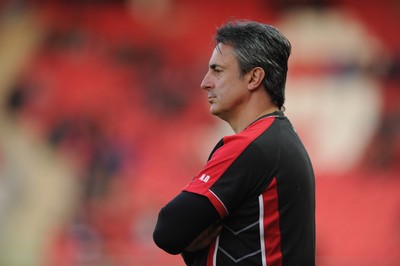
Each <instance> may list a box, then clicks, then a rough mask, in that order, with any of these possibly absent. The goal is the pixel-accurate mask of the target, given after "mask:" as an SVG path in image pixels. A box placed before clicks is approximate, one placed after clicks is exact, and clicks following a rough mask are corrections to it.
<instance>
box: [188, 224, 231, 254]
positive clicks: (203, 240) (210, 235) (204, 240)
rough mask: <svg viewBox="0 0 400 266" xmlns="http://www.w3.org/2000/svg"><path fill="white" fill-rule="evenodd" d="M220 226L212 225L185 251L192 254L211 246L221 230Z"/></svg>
mask: <svg viewBox="0 0 400 266" xmlns="http://www.w3.org/2000/svg"><path fill="white" fill-rule="evenodd" d="M222 227H223V226H222V224H214V225H211V226H210V227H208V228H207V229H206V230H204V231H203V232H202V233H201V234H200V235H199V236H198V237H196V239H195V240H193V241H192V243H190V245H189V246H188V247H187V248H186V249H185V250H186V251H188V252H194V251H197V250H200V249H203V248H205V247H207V246H209V245H210V244H211V242H212V241H214V239H215V238H216V237H217V236H218V235H219V233H220V232H221V230H222Z"/></svg>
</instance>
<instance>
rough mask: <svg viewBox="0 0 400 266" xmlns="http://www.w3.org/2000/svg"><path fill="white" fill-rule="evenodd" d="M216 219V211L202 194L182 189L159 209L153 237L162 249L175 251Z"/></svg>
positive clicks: (182, 247) (179, 251) (217, 216)
mask: <svg viewBox="0 0 400 266" xmlns="http://www.w3.org/2000/svg"><path fill="white" fill-rule="evenodd" d="M218 221H219V215H218V212H217V211H216V209H215V208H214V206H213V205H212V204H211V202H210V201H209V200H208V199H207V198H206V197H204V196H200V195H197V194H193V193H188V192H184V191H183V192H181V193H180V194H178V195H177V196H176V197H175V198H174V199H173V200H171V201H170V202H169V203H168V204H167V205H166V206H165V207H163V208H162V209H161V211H160V213H159V215H158V220H157V223H156V226H155V229H154V233H153V239H154V242H155V243H156V244H157V246H159V247H160V248H161V249H163V250H165V251H166V252H168V253H170V254H179V253H182V252H183V251H184V249H185V248H186V247H187V246H188V245H189V244H190V243H191V242H192V241H193V240H194V239H195V238H196V237H197V236H198V235H199V234H200V233H201V232H203V231H204V230H205V229H206V228H207V227H209V226H210V225H212V224H215V223H217V222H218Z"/></svg>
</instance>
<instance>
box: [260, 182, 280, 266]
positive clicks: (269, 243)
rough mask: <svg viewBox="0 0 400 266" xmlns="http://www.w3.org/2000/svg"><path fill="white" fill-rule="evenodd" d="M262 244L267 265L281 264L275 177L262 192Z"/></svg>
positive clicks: (277, 265)
mask: <svg viewBox="0 0 400 266" xmlns="http://www.w3.org/2000/svg"><path fill="white" fill-rule="evenodd" d="M263 202H264V245H265V254H266V261H267V265H268V266H281V265H282V251H281V231H280V226H279V211H278V190H277V186H276V178H274V179H272V182H271V184H270V185H269V186H268V188H267V189H266V190H265V192H264V193H263Z"/></svg>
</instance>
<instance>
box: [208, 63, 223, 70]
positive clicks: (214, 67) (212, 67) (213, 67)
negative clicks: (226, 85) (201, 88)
mask: <svg viewBox="0 0 400 266" xmlns="http://www.w3.org/2000/svg"><path fill="white" fill-rule="evenodd" d="M218 67H221V66H220V65H218V64H211V65H210V68H211V69H213V70H214V69H216V68H218Z"/></svg>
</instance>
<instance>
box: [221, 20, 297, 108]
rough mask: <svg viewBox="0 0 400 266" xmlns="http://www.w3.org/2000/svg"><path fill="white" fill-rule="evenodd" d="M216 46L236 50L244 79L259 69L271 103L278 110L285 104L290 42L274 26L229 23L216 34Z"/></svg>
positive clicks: (234, 51)
mask: <svg viewBox="0 0 400 266" xmlns="http://www.w3.org/2000/svg"><path fill="white" fill-rule="evenodd" d="M214 40H215V43H216V45H217V48H218V44H225V45H229V46H231V47H232V48H233V54H234V56H235V57H236V59H237V61H238V65H239V69H240V74H241V75H244V74H246V73H248V72H249V71H251V70H252V69H254V68H256V67H260V68H262V69H263V70H264V72H265V76H264V80H263V82H262V84H263V86H264V88H265V90H266V92H267V93H268V95H269V96H270V97H271V101H272V103H273V104H275V105H276V106H277V107H278V108H279V109H282V108H283V104H284V102H285V84H286V74H287V70H288V59H289V56H290V52H291V45H290V42H289V41H288V40H287V39H286V38H285V36H283V35H282V33H280V32H279V31H278V30H277V29H275V28H274V27H272V26H269V25H266V24H261V23H258V22H253V21H243V22H238V21H235V22H229V23H227V24H225V25H223V26H222V27H220V28H219V29H218V30H217V33H216V35H215V39H214Z"/></svg>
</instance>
